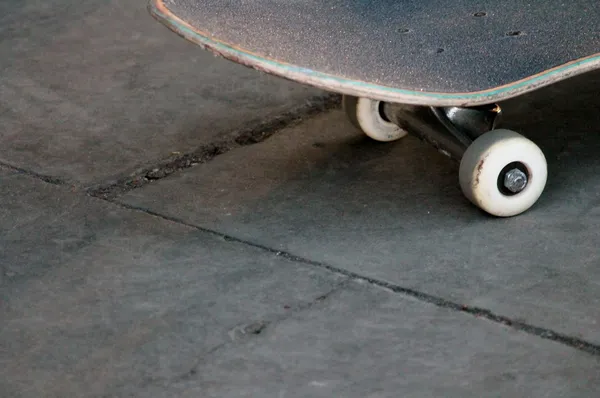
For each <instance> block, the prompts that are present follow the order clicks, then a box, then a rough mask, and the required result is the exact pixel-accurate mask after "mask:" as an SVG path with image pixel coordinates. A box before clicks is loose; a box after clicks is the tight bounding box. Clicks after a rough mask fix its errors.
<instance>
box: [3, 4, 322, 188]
mask: <svg viewBox="0 0 600 398" xmlns="http://www.w3.org/2000/svg"><path fill="white" fill-rule="evenodd" d="M146 4H147V2H146V0H134V1H118V0H110V1H102V0H84V1H78V2H77V3H76V4H75V3H72V2H69V1H65V0H52V1H32V0H27V1H21V0H19V1H15V0H10V1H4V2H3V5H2V6H0V7H1V8H0V11H3V13H2V16H0V23H1V24H2V25H1V26H0V71H1V74H0V106H1V107H2V126H3V129H2V130H3V131H2V148H3V150H2V153H1V154H0V161H2V162H4V163H7V164H10V165H13V166H17V167H21V168H25V169H27V170H31V171H35V172H37V173H39V174H44V175H49V176H53V177H55V178H60V179H63V180H65V181H68V182H70V183H73V184H78V185H84V186H91V185H94V184H98V183H99V182H101V181H105V180H107V179H108V180H110V179H118V178H119V177H121V176H122V175H129V174H132V173H135V172H136V171H137V170H138V169H140V168H143V167H144V166H147V165H150V164H154V163H156V162H157V161H158V160H162V159H166V158H169V157H171V156H172V154H173V153H178V152H180V153H186V152H189V151H191V150H193V149H195V148H197V147H198V146H200V145H202V144H207V143H210V142H212V141H214V140H216V139H217V138H219V137H221V136H223V135H226V134H230V133H232V132H233V131H234V130H236V129H240V128H243V127H247V126H248V125H252V124H259V123H260V122H263V121H264V120H265V119H268V118H272V117H275V116H277V115H279V114H281V113H282V112H285V111H289V110H290V109H295V108H297V107H300V106H303V105H304V104H305V103H306V102H307V101H309V102H310V101H311V100H312V99H313V98H314V97H318V96H321V95H322V93H321V92H319V91H317V90H314V89H311V88H306V87H303V86H299V85H295V84H292V83H288V82H285V81H283V80H281V79H275V78H271V77H267V76H265V75H262V74H259V73H257V72H255V71H252V70H250V69H247V68H244V67H242V66H239V65H235V64H233V63H230V62H226V61H224V60H221V59H216V58H214V57H213V56H212V55H211V54H210V53H208V52H204V51H202V50H201V49H200V48H199V47H197V46H194V45H192V44H190V43H188V42H186V41H185V40H182V39H181V38H179V37H178V36H176V35H175V34H173V33H171V32H170V31H169V30H168V29H166V28H165V27H163V26H162V25H160V24H158V23H157V22H156V21H154V20H153V19H152V18H151V17H149V13H148V12H147V10H146Z"/></svg>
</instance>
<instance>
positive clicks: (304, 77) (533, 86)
mask: <svg viewBox="0 0 600 398" xmlns="http://www.w3.org/2000/svg"><path fill="white" fill-rule="evenodd" d="M148 10H149V12H150V14H151V15H152V16H153V17H154V18H155V19H156V20H158V21H159V22H161V23H162V24H163V25H165V26H166V27H167V28H169V29H170V30H172V31H173V32H175V33H176V34H178V35H179V36H181V37H183V38H184V39H186V40H188V41H190V42H192V43H194V44H196V45H198V46H200V47H201V48H202V49H204V50H208V51H210V52H212V53H213V54H215V55H216V56H219V57H222V58H225V59H227V60H230V61H233V62H235V63H238V64H241V65H244V66H246V67H249V68H252V69H255V70H258V71H261V72H264V73H267V74H271V75H274V76H278V77H281V78H284V79H287V80H290V81H293V82H296V83H301V84H306V85H309V86H313V87H315V88H318V89H322V90H324V91H329V92H335V93H338V94H345V95H351V96H355V97H366V98H371V99H374V100H380V101H386V102H394V103H403V104H413V105H424V106H464V107H466V106H477V105H486V104H491V103H495V102H500V101H503V100H507V99H510V98H513V97H517V96H519V95H522V94H526V93H528V92H531V91H534V90H537V89H539V88H542V87H545V86H548V85H551V84H553V83H557V82H560V81H562V80H566V79H568V78H571V77H574V76H576V75H580V74H583V73H585V72H589V71H592V70H595V69H599V68H600V53H597V54H593V55H590V56H587V57H583V58H580V59H577V60H573V61H571V62H568V63H566V64H563V65H559V66H557V67H554V68H551V69H548V70H545V71H543V72H541V73H538V74H535V75H532V76H529V77H527V78H525V79H521V80H518V81H515V82H513V83H510V84H506V85H502V86H498V87H494V88H491V89H487V90H482V91H473V92H464V93H444V92H430V91H415V90H407V89H401V88H394V87H389V86H384V85H378V84H372V83H367V82H363V81H358V80H351V79H347V78H344V77H340V76H335V75H331V74H326V73H322V72H318V71H315V70H311V69H307V68H302V67H300V66H296V65H291V64H287V63H285V62H281V61H277V60H275V59H269V58H266V57H264V56H260V55H258V54H255V53H252V52H251V51H248V50H244V49H242V48H239V47H237V46H235V45H233V44H230V43H225V42H222V41H219V40H217V39H214V38H211V37H210V35H209V34H208V33H206V32H203V31H201V30H199V29H196V28H194V27H193V26H191V25H190V24H188V23H187V22H185V21H184V20H182V19H180V18H179V17H177V16H176V15H175V14H174V13H172V12H171V11H170V10H169V9H168V7H167V6H166V5H165V4H164V0H149V3H148Z"/></svg>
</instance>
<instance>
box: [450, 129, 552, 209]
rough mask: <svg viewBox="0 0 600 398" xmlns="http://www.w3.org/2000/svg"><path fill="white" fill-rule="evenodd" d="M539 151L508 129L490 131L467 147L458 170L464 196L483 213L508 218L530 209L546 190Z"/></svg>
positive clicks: (544, 173)
mask: <svg viewBox="0 0 600 398" xmlns="http://www.w3.org/2000/svg"><path fill="white" fill-rule="evenodd" d="M547 177H548V169H547V163H546V158H545V156H544V154H543V152H542V151H541V149H540V148H539V147H538V146H537V145H536V144H535V143H533V142H532V141H530V140H529V139H527V138H525V137H523V136H522V135H520V134H518V133H515V132H514V131H510V130H493V131H491V132H489V133H486V134H484V135H482V136H481V137H479V138H478V139H476V140H475V141H474V142H473V144H472V145H471V146H470V147H469V148H467V151H466V152H465V154H464V156H463V158H462V160H461V163H460V171H459V180H460V187H461V189H462V191H463V193H464V195H465V196H466V197H467V199H469V200H470V201H471V203H473V204H474V205H476V206H478V207H479V208H481V209H482V210H484V211H486V212H487V213H489V214H491V215H494V216H497V217H512V216H516V215H518V214H521V213H523V212H525V211H526V210H528V209H529V208H530V207H531V206H533V205H534V204H535V203H536V202H537V200H538V199H539V197H540V196H541V195H542V192H543V191H544V188H545V187H546V180H547Z"/></svg>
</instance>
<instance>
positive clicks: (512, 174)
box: [504, 169, 527, 193]
mask: <svg viewBox="0 0 600 398" xmlns="http://www.w3.org/2000/svg"><path fill="white" fill-rule="evenodd" d="M504 186H505V187H506V189H508V190H509V191H511V192H512V193H519V192H521V191H522V190H524V189H525V187H526V186H527V174H525V173H524V172H523V171H521V170H519V169H512V170H510V171H509V172H507V173H506V175H505V176H504Z"/></svg>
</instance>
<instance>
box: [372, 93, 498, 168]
mask: <svg viewBox="0 0 600 398" xmlns="http://www.w3.org/2000/svg"><path fill="white" fill-rule="evenodd" d="M382 111H383V114H384V115H385V117H386V118H387V119H388V120H389V121H390V122H392V123H395V124H397V125H398V126H400V127H402V128H403V129H404V130H406V131H407V132H409V133H410V134H412V135H414V136H416V137H419V138H421V139H422V140H424V141H426V142H428V143H429V144H431V145H432V146H433V147H434V148H436V149H438V150H439V151H440V152H442V153H443V154H445V155H447V156H449V157H451V158H453V159H455V160H456V161H460V160H461V159H462V156H463V154H464V153H465V150H466V149H467V148H468V147H469V145H471V143H472V142H473V140H475V139H476V138H477V137H479V136H480V135H482V134H484V133H487V132H488V131H491V130H493V129H494V128H495V127H496V125H497V124H498V122H499V120H500V116H501V109H500V107H499V106H498V105H487V106H480V107H473V108H460V107H447V108H434V107H424V106H417V105H405V104H394V103H384V104H383V110H382Z"/></svg>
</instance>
